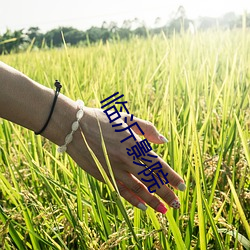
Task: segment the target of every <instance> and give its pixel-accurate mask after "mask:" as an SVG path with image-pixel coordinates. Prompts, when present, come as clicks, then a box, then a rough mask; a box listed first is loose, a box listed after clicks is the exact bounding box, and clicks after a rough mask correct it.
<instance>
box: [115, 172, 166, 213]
mask: <svg viewBox="0 0 250 250" xmlns="http://www.w3.org/2000/svg"><path fill="white" fill-rule="evenodd" d="M120 181H121V182H122V184H121V183H120V184H119V187H120V193H121V195H122V196H123V197H124V198H125V199H126V200H127V201H128V202H130V203H131V204H132V205H134V206H137V207H139V206H140V204H144V206H145V203H147V204H148V205H149V206H150V207H152V208H153V209H154V210H156V211H157V212H160V213H163V214H165V213H166V212H167V208H166V207H165V205H164V204H163V203H162V202H161V201H160V200H159V198H157V197H156V196H154V195H153V194H151V193H150V192H149V191H148V189H147V188H146V186H145V185H143V183H142V182H140V181H139V180H138V179H137V178H136V177H135V176H133V175H132V174H130V173H124V174H123V175H122V176H121V177H120ZM142 202H143V203H142Z"/></svg>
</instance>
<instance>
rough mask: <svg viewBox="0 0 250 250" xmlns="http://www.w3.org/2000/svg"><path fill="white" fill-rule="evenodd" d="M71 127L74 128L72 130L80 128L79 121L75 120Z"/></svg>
mask: <svg viewBox="0 0 250 250" xmlns="http://www.w3.org/2000/svg"><path fill="white" fill-rule="evenodd" d="M71 128H72V131H74V132H75V131H76V130H77V129H78V128H79V122H78V121H75V122H73V124H72V127H71Z"/></svg>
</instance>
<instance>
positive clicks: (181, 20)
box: [0, 6, 250, 54]
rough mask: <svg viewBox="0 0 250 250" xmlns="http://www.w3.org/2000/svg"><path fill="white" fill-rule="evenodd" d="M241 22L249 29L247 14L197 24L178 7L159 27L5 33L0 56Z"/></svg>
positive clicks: (137, 24) (132, 24)
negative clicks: (65, 44) (30, 49)
mask: <svg viewBox="0 0 250 250" xmlns="http://www.w3.org/2000/svg"><path fill="white" fill-rule="evenodd" d="M243 19H244V20H245V21H244V22H245V24H244V25H245V26H246V27H250V14H247V13H246V14H245V16H244V18H242V16H239V15H236V14H235V13H233V12H230V13H227V14H225V15H224V16H223V17H221V18H219V19H215V18H209V17H202V18H199V19H197V20H191V19H188V18H187V17H186V14H185V9H184V8H183V7H182V6H180V7H179V9H178V11H177V13H176V15H175V17H173V18H172V19H171V20H170V21H169V22H167V23H165V24H164V25H161V19H160V18H156V19H155V26H154V27H153V28H146V25H145V23H144V22H143V21H141V20H138V19H137V18H135V19H134V20H125V21H124V22H123V24H122V26H121V27H118V25H117V23H115V22H110V23H107V22H103V24H102V26H101V27H91V28H90V29H88V30H86V31H81V30H78V29H75V28H73V27H58V28H55V29H52V30H50V31H48V32H46V33H42V32H41V31H40V29H39V27H30V28H29V29H28V30H27V31H25V30H24V29H21V30H16V31H11V30H9V29H7V30H6V32H5V33H4V34H2V35H0V54H3V53H4V54H7V53H10V52H19V51H24V50H27V48H29V47H30V48H33V49H34V48H39V49H40V48H54V47H61V46H62V45H63V40H62V34H63V36H64V39H65V41H66V43H67V45H68V46H71V45H72V46H84V45H89V44H92V43H96V42H100V41H102V42H103V43H106V42H107V41H111V40H124V39H127V40H128V39H130V38H131V37H134V36H137V37H147V36H149V35H156V34H160V33H164V34H165V35H166V36H171V35H172V34H173V32H175V33H179V32H182V31H188V30H189V31H190V32H196V30H207V29H211V28H221V29H233V28H239V27H242V25H243V24H242V22H243V21H242V20H243Z"/></svg>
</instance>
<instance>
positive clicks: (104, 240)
mask: <svg viewBox="0 0 250 250" xmlns="http://www.w3.org/2000/svg"><path fill="white" fill-rule="evenodd" d="M0 60H1V61H3V62H5V63H7V64H9V65H11V66H13V67H15V68H17V69H18V70H20V71H22V72H24V73H25V74H27V75H28V76H29V77H31V78H32V79H34V80H36V81H37V82H40V83H42V84H44V85H46V86H50V87H51V88H53V82H54V80H55V79H59V80H60V81H61V82H62V83H63V84H64V88H63V93H64V94H65V95H67V96H69V97H71V98H73V99H77V98H82V99H83V100H84V102H85V104H86V105H87V106H90V107H100V100H103V99H104V98H105V97H107V96H109V95H111V94H113V93H114V92H116V91H119V92H120V93H122V94H124V96H125V98H126V100H127V101H128V108H129V111H130V112H131V113H133V114H134V115H136V116H138V117H140V118H142V119H146V120H150V121H151V122H153V123H154V124H155V126H156V127H157V128H158V130H159V131H160V132H161V133H162V134H164V135H165V136H166V137H167V138H168V139H169V143H168V144H165V145H153V144H152V147H153V149H154V150H155V151H156V152H157V153H158V154H159V155H161V156H162V157H163V159H165V160H166V161H167V162H169V164H170V165H171V166H172V168H173V169H174V170H175V171H176V172H178V173H179V174H180V175H181V176H182V177H183V178H184V180H185V182H186V185H187V189H186V191H185V192H184V193H182V192H178V191H176V192H177V194H178V196H179V198H180V202H181V208H180V209H179V210H178V211H177V210H174V209H171V208H169V210H168V212H167V213H166V215H162V214H159V213H156V212H154V210H152V209H150V208H148V210H147V211H146V212H142V211H140V210H139V209H137V208H133V207H132V206H131V205H130V204H128V203H127V202H125V201H124V200H123V199H121V200H122V203H119V197H118V198H117V197H116V196H115V195H114V193H113V191H112V190H110V188H109V187H108V186H107V185H105V184H102V183H100V182H98V181H96V180H95V179H94V178H93V177H91V176H89V175H88V174H86V173H85V172H83V171H82V170H81V169H80V168H78V167H77V166H76V165H75V163H74V162H73V161H72V160H71V159H70V157H68V156H67V155H66V154H65V155H62V156H59V155H58V153H57V152H56V146H55V145H53V144H52V143H50V142H49V141H47V140H45V139H44V138H42V137H40V136H35V135H34V133H33V132H31V131H28V130H26V129H24V128H21V127H19V126H17V125H15V124H12V123H10V122H7V121H4V120H1V119H0V187H1V188H0V248H1V249H41V250H43V249H126V250H127V249H145V250H150V249H164V250H165V249H166V250H172V249H178V250H184V249H202V250H206V249H215V250H217V249H250V241H249V240H250V226H249V221H250V168H249V166H250V150H249V143H250V104H249V103H250V33H249V31H248V33H247V32H246V31H245V30H237V31H209V32H204V33H198V34H195V35H190V34H181V35H176V36H172V37H170V38H166V37H165V36H163V35H162V36H156V37H148V38H147V39H138V38H133V39H131V40H130V41H114V42H109V43H107V44H101V43H100V44H96V45H91V46H89V47H84V48H70V47H67V48H62V49H53V50H38V51H32V50H31V49H29V50H28V51H27V52H25V53H20V54H13V55H6V56H0ZM0 91H1V90H0ZM117 203H118V204H117ZM124 208H125V209H124ZM124 211H125V213H124Z"/></svg>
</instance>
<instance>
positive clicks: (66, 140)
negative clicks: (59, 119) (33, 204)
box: [65, 133, 73, 145]
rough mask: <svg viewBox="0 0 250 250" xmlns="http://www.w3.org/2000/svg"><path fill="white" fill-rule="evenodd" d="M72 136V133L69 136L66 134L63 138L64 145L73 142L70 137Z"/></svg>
mask: <svg viewBox="0 0 250 250" xmlns="http://www.w3.org/2000/svg"><path fill="white" fill-rule="evenodd" d="M72 134H73V133H70V134H68V135H67V136H66V137H65V144H66V145H67V144H69V143H71V142H72V140H73V135H72Z"/></svg>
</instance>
